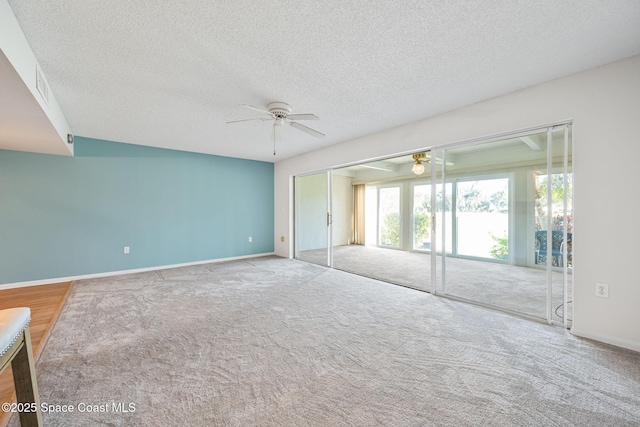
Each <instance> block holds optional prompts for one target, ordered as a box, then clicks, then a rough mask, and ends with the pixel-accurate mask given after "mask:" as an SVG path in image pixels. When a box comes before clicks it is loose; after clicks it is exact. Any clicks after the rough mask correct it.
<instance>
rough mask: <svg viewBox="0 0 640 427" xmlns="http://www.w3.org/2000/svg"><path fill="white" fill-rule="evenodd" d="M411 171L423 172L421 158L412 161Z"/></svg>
mask: <svg viewBox="0 0 640 427" xmlns="http://www.w3.org/2000/svg"><path fill="white" fill-rule="evenodd" d="M411 172H413V173H415V174H416V175H422V174H423V173H424V165H423V164H422V160H418V161H416V162H415V163H414V165H413V167H412V168H411Z"/></svg>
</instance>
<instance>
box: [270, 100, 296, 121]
mask: <svg viewBox="0 0 640 427" xmlns="http://www.w3.org/2000/svg"><path fill="white" fill-rule="evenodd" d="M267 109H268V110H269V112H270V113H271V114H273V115H274V116H275V117H278V118H281V119H285V118H287V116H288V115H289V114H291V106H290V105H289V104H287V103H285V102H272V103H270V104H269V105H267Z"/></svg>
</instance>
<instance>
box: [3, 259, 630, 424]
mask: <svg viewBox="0 0 640 427" xmlns="http://www.w3.org/2000/svg"><path fill="white" fill-rule="evenodd" d="M37 372H38V382H39V387H40V397H41V400H42V402H44V403H46V404H48V405H73V407H74V412H50V413H45V414H44V415H43V417H44V423H45V425H46V426H64V427H73V426H209V425H219V426H306V425H310V426H376V425H381V426H432V425H433V426H449V425H450V426H477V425H480V426H483V425H484V426H514V425H521V426H528V425H530V426H542V425H544V426H571V425H575V426H605V425H606V426H625V425H626V426H637V425H639V424H640V409H639V408H640V354H639V353H636V352H632V351H626V350H621V349H618V348H615V347H611V346H607V345H603V344H599V343H595V342H592V341H588V340H582V339H578V338H576V337H573V336H571V335H570V334H569V333H568V331H567V330H565V329H563V328H558V327H552V326H548V325H544V324H540V323H536V322H533V321H528V320H525V319H521V318H518V317H514V316H510V315H507V314H503V313H499V312H495V311H491V310H487V309H484V308H481V307H477V306H472V305H469V304H464V303H460V302H456V301H452V300H447V299H443V298H438V297H434V296H432V295H430V294H428V293H424V292H419V291H415V290H412V289H407V288H403V287H398V286H394V285H390V284H387V283H383V282H377V281H374V280H371V279H367V278H363V277H359V276H356V275H352V274H348V273H344V272H341V271H336V270H331V269H328V268H323V267H319V266H316V265H313V264H308V263H304V262H301V261H291V260H286V259H282V258H276V257H268V258H259V259H253V260H247V261H237V262H231V263H221V264H210V265H205V266H197V267H188V268H179V269H174V270H164V271H160V272H152V273H145V274H137V275H129V276H121V277H116V278H104V279H97V280H87V281H82V282H78V283H76V285H75V287H74V289H73V290H72V293H71V295H70V296H69V300H68V302H67V304H66V306H65V307H64V309H63V311H62V313H61V315H60V318H59V321H58V323H57V324H56V326H55V328H54V330H53V331H52V334H51V337H50V339H49V342H48V344H47V347H46V348H45V350H44V353H43V354H42V356H41V359H40V361H39V363H38V365H37ZM114 403H115V406H114ZM118 404H120V405H121V406H120V409H122V408H126V409H128V410H130V409H131V407H130V406H129V404H133V407H135V411H133V412H132V411H129V412H122V411H120V412H117V411H116V409H118ZM86 405H90V406H91V405H95V409H100V408H101V406H100V405H103V406H104V407H105V408H106V409H107V412H102V413H101V412H97V413H96V412H80V411H79V410H78V409H79V408H80V407H82V408H83V409H84V408H86ZM16 421H17V419H16V417H14V419H13V420H12V423H13V424H12V425H17V422H16Z"/></svg>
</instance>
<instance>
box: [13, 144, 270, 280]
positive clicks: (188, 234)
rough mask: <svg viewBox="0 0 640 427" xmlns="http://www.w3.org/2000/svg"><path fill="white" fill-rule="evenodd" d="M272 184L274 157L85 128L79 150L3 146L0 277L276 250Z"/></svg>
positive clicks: (70, 273) (19, 277) (49, 275)
mask: <svg viewBox="0 0 640 427" xmlns="http://www.w3.org/2000/svg"><path fill="white" fill-rule="evenodd" d="M273 192H274V190H273V164H272V163H266V162H257V161H251V160H241V159H234V158H228V157H219V156H210V155H205V154H195V153H187V152H182V151H174V150H165V149H159V148H150V147H143V146H137V145H131V144H122V143H116V142H110V141H101V140H95V139H89V138H82V137H76V139H75V157H62V156H52V155H43V154H33V153H23V152H17V151H2V150H0V284H3V283H16V282H24V281H32V280H40V279H53V278H59V277H68V276H77V275H84V274H93V273H104V272H110V271H121V270H129V269H136V268H146V267H155V266H163V265H171V264H180V263H187V262H195V261H202V260H210V259H218V258H227V257H236V256H243V255H251V254H259V253H267V252H273ZM249 236H251V237H253V242H252V243H249V242H248V238H249ZM124 246H129V247H130V251H131V252H130V254H128V255H125V254H124V253H123V248H124Z"/></svg>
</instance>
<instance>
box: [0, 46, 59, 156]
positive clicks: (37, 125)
mask: <svg viewBox="0 0 640 427" xmlns="http://www.w3.org/2000/svg"><path fill="white" fill-rule="evenodd" d="M0 93H2V96H0V149H2V150H15V151H28V152H35V153H43V154H57V155H63V156H69V155H71V151H70V150H69V148H67V147H66V146H65V143H64V141H62V140H61V138H60V135H58V132H57V130H56V128H55V127H54V126H53V124H52V123H51V120H50V119H49V117H47V115H46V114H45V112H44V111H43V110H42V107H41V106H40V104H39V103H38V101H36V99H35V98H34V97H33V94H32V93H31V91H30V90H29V88H28V87H27V85H26V84H25V82H24V81H23V80H22V78H21V77H20V76H19V75H18V73H17V72H16V70H15V69H14V68H13V65H12V64H11V63H10V62H9V60H8V59H7V57H6V56H5V55H4V52H2V50H0Z"/></svg>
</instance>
